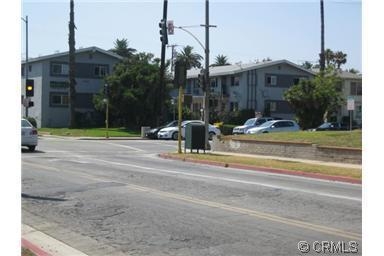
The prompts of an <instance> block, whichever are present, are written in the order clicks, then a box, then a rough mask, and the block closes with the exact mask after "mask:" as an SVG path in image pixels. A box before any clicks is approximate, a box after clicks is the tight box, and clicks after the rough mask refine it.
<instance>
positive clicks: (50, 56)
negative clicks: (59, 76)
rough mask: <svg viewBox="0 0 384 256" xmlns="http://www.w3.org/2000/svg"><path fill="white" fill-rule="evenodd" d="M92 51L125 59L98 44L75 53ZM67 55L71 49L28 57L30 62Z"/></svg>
mask: <svg viewBox="0 0 384 256" xmlns="http://www.w3.org/2000/svg"><path fill="white" fill-rule="evenodd" d="M90 51H93V52H100V53H102V54H106V55H109V56H111V57H113V58H116V59H119V60H122V59H123V57H121V56H120V55H117V54H116V53H113V52H110V51H106V50H103V49H101V48H99V47H96V46H91V47H87V48H80V49H77V50H76V51H75V53H76V54H78V53H83V52H90ZM67 55H69V51H66V52H60V53H55V54H50V55H45V56H41V57H37V58H29V59H28V63H31V62H39V61H43V60H48V59H54V58H57V57H62V56H67ZM22 63H23V64H24V63H25V60H23V61H22Z"/></svg>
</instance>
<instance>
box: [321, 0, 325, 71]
mask: <svg viewBox="0 0 384 256" xmlns="http://www.w3.org/2000/svg"><path fill="white" fill-rule="evenodd" d="M320 19H321V32H320V33H321V52H320V72H324V70H325V55H324V2H323V0H320Z"/></svg>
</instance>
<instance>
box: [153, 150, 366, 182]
mask: <svg viewBox="0 0 384 256" xmlns="http://www.w3.org/2000/svg"><path fill="white" fill-rule="evenodd" d="M159 156H160V157H162V158H165V159H173V160H181V161H185V162H190V163H201V164H209V165H214V166H221V167H232V168H238V169H243V170H252V171H260V172H270V173H277V174H285V175H294V176H301V177H308V178H314V179H322V180H329V181H340V182H348V183H353V184H361V180H359V179H355V178H350V177H345V176H333V175H327V174H320V173H310V172H303V171H292V170H284V169H274V168H267V167H256V166H252V165H245V164H232V163H230V164H229V163H222V162H215V161H208V160H196V159H188V158H185V157H184V158H180V157H175V156H170V155H168V154H159Z"/></svg>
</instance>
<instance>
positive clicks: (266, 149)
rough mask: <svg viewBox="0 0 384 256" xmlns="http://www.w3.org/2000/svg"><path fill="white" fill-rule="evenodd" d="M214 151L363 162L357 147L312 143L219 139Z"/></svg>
mask: <svg viewBox="0 0 384 256" xmlns="http://www.w3.org/2000/svg"><path fill="white" fill-rule="evenodd" d="M212 149H213V151H224V152H236V153H244V154H257V155H267V156H279V157H289V158H301V159H310V160H318V161H327V162H340V163H350V164H361V163H362V151H361V149H355V148H340V147H325V146H318V145H315V144H310V143H292V142H276V141H257V140H244V139H236V138H231V139H219V138H217V137H216V136H215V137H214V139H213V142H212Z"/></svg>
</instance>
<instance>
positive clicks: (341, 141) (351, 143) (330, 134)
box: [226, 130, 362, 148]
mask: <svg viewBox="0 0 384 256" xmlns="http://www.w3.org/2000/svg"><path fill="white" fill-rule="evenodd" d="M226 137H227V138H238V139H252V140H263V141H289V142H306V143H311V144H317V145H321V146H334V147H347V148H361V147H362V146H361V145H362V132H361V130H353V131H321V132H309V131H300V132H276V133H263V134H246V135H237V136H233V135H232V136H226Z"/></svg>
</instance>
